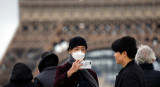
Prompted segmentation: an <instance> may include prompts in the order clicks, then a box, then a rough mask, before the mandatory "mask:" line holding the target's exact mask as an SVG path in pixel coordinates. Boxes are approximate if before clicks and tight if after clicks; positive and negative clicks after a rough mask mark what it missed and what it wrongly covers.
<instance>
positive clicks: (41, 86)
mask: <svg viewBox="0 0 160 87" xmlns="http://www.w3.org/2000/svg"><path fill="white" fill-rule="evenodd" d="M55 75H56V66H50V67H46V68H44V69H43V70H42V71H41V73H40V74H39V75H38V76H37V77H36V78H35V80H34V81H35V82H34V83H35V86H36V87H54V86H53V85H54V80H55Z"/></svg>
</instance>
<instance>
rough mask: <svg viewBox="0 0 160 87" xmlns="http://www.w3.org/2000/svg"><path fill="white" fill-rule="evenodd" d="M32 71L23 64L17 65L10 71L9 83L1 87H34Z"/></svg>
mask: <svg viewBox="0 0 160 87" xmlns="http://www.w3.org/2000/svg"><path fill="white" fill-rule="evenodd" d="M32 79H33V75H32V71H31V70H30V69H29V68H28V67H27V66H26V65H25V64H23V63H17V64H16V65H15V66H14V68H13V71H12V75H11V78H10V82H9V83H8V84H6V85H4V86H3V87H34V84H33V82H32Z"/></svg>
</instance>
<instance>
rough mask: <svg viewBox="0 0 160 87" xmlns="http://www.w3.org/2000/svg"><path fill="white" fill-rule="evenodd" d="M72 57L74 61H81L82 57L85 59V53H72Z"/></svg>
mask: <svg viewBox="0 0 160 87" xmlns="http://www.w3.org/2000/svg"><path fill="white" fill-rule="evenodd" d="M72 57H73V58H74V59H75V60H77V59H79V60H83V59H84V57H85V53H83V52H82V51H77V52H73V53H72Z"/></svg>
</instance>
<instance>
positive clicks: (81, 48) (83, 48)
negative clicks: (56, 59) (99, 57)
mask: <svg viewBox="0 0 160 87" xmlns="http://www.w3.org/2000/svg"><path fill="white" fill-rule="evenodd" d="M77 51H81V52H83V53H86V48H85V46H76V47H74V48H73V49H72V50H71V49H69V53H70V54H72V53H73V52H77Z"/></svg>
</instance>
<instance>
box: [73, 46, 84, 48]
mask: <svg viewBox="0 0 160 87" xmlns="http://www.w3.org/2000/svg"><path fill="white" fill-rule="evenodd" d="M75 48H85V46H76V47H75Z"/></svg>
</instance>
